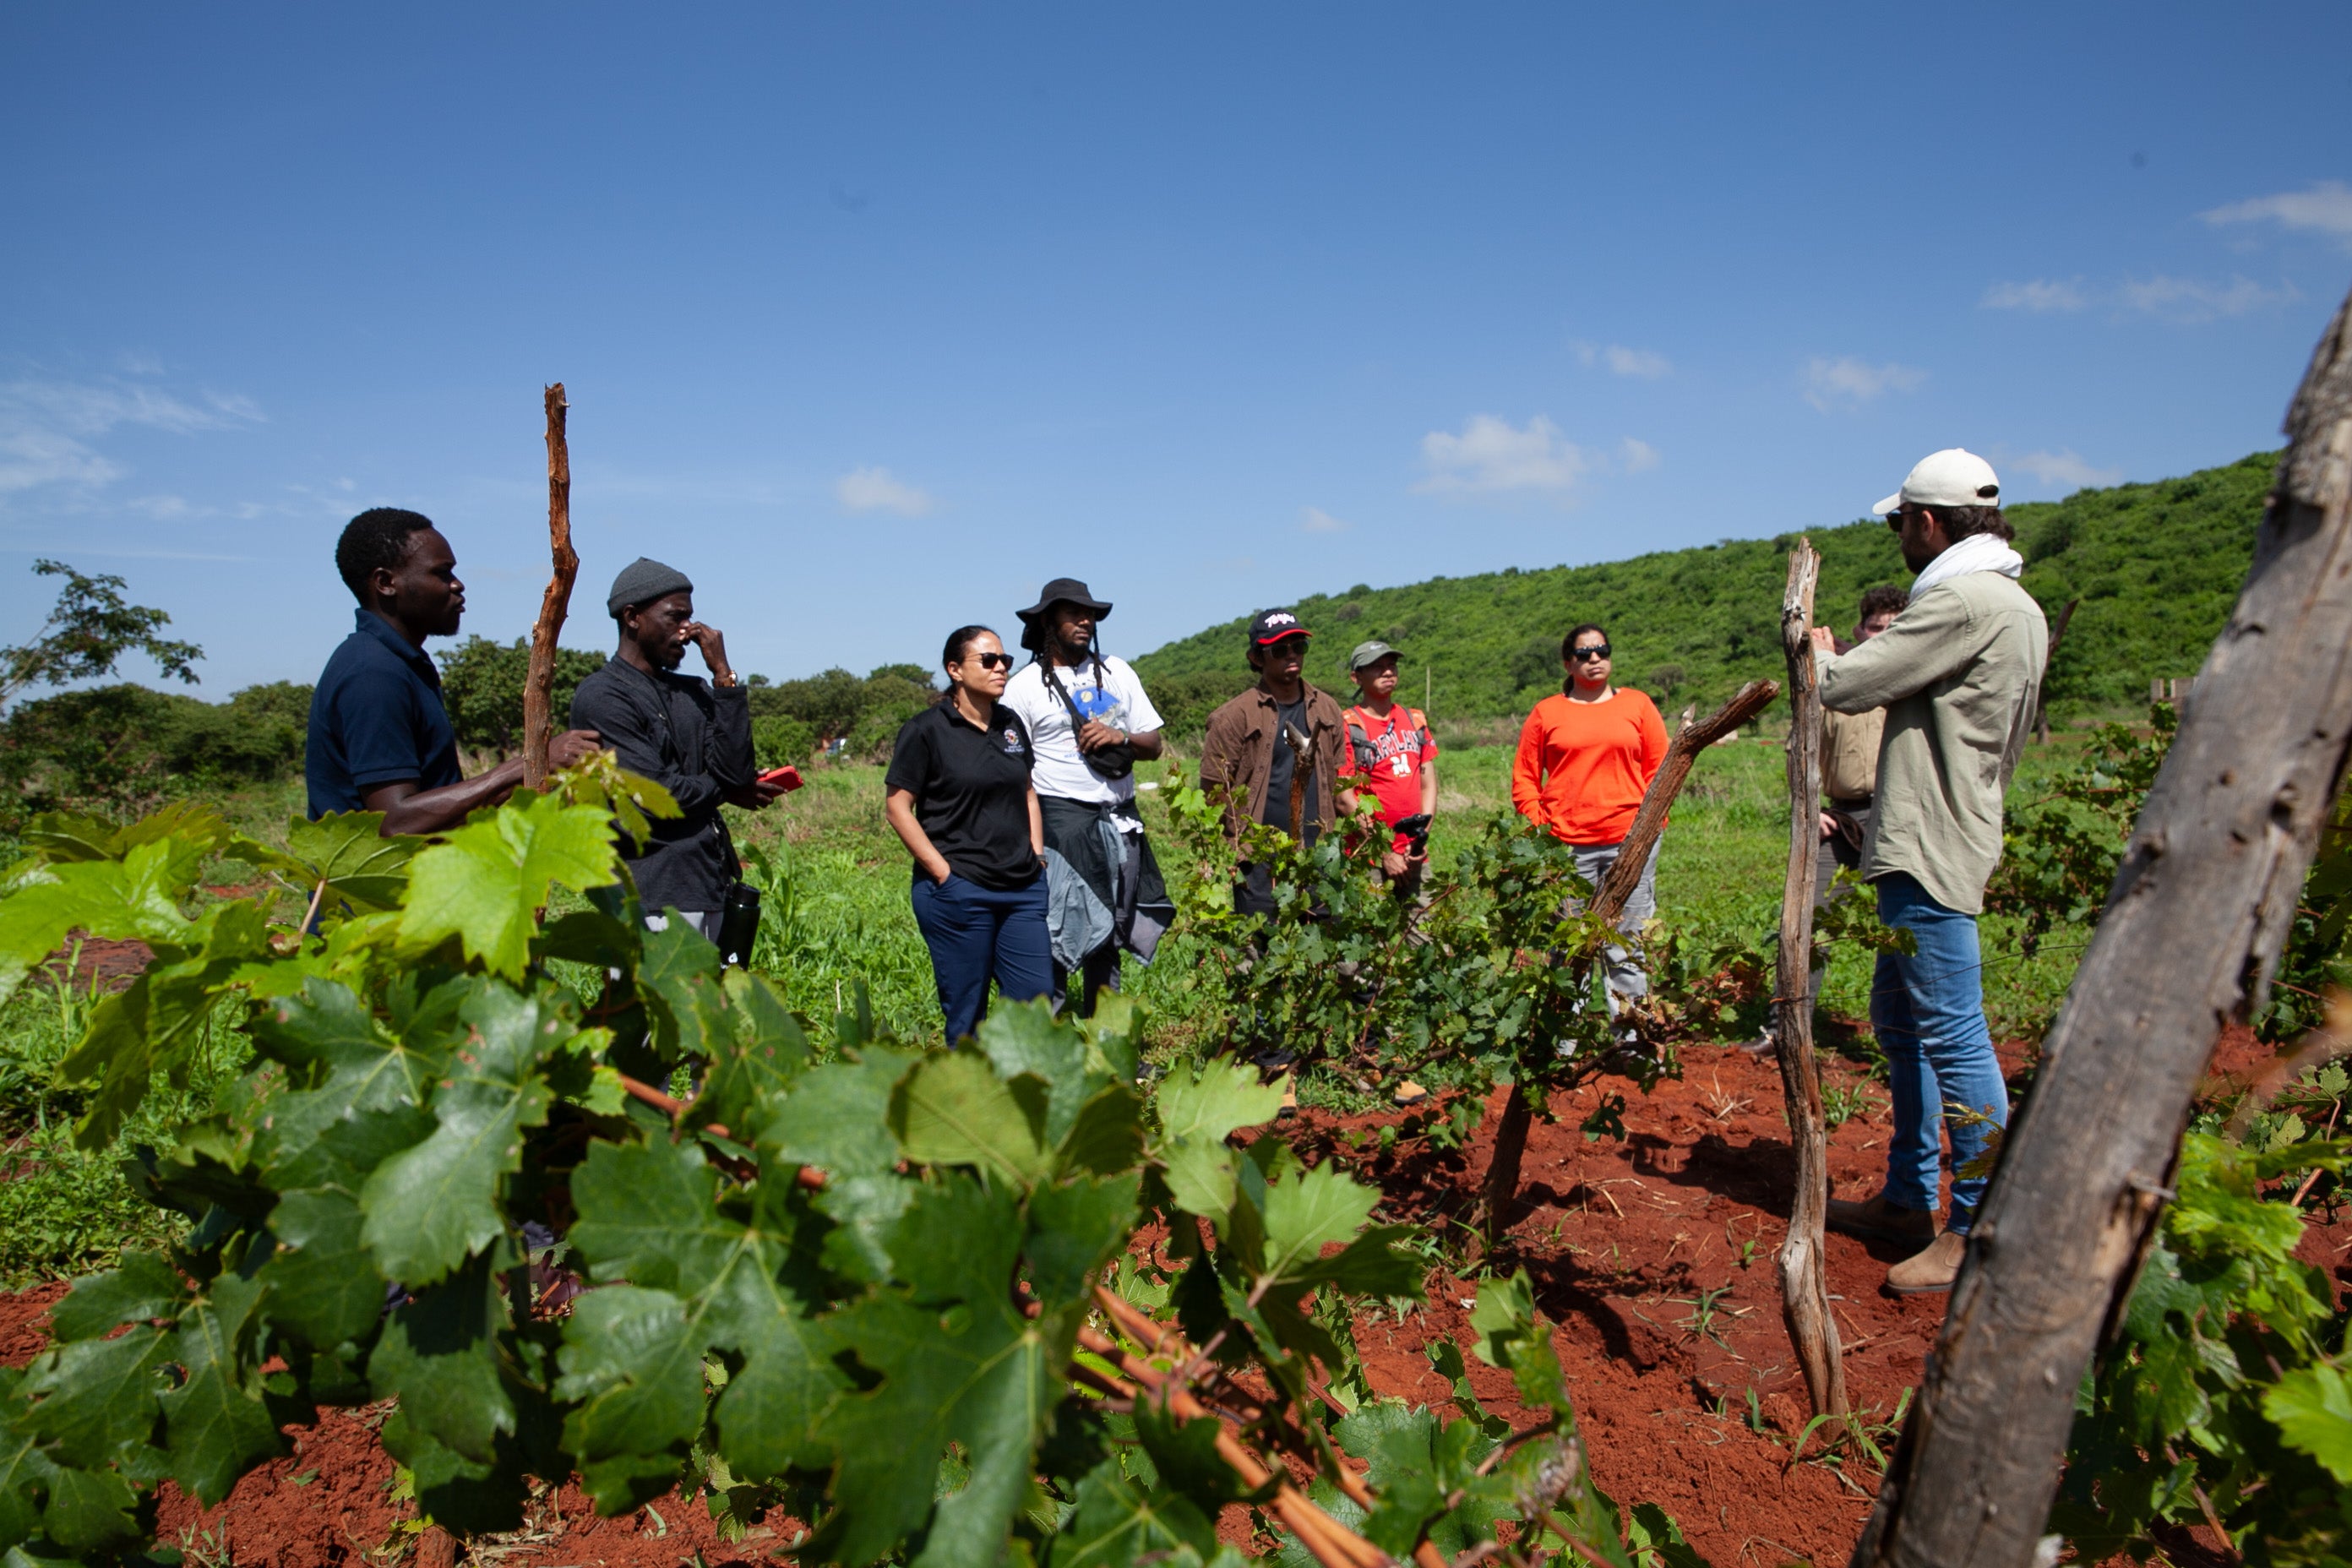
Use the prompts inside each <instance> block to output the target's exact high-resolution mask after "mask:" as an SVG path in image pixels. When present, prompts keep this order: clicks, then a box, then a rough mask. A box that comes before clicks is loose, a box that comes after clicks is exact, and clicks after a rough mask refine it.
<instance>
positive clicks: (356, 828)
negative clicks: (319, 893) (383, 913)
mask: <svg viewBox="0 0 2352 1568" xmlns="http://www.w3.org/2000/svg"><path fill="white" fill-rule="evenodd" d="M423 847H425V840H424V839H422V838H412V837H407V836H405V835H397V834H396V835H394V836H393V837H389V838H387V837H384V836H383V813H382V812H380V811H333V812H329V813H328V814H327V815H326V816H322V817H320V818H319V820H318V821H316V822H312V821H311V820H310V819H309V818H308V817H302V816H298V817H295V818H293V819H292V820H291V821H290V822H289V823H288V824H287V825H286V847H285V848H284V849H273V848H271V847H269V846H268V845H267V844H263V843H259V842H257V840H254V839H251V838H247V837H243V836H242V835H240V836H239V837H236V838H234V839H232V840H231V841H230V843H229V846H228V849H229V853H230V854H232V855H235V856H236V858H238V859H240V860H246V861H250V862H251V863H252V864H254V865H256V866H259V867H261V868H264V869H266V870H271V871H277V872H278V873H280V874H281V875H283V876H284V877H285V878H286V879H287V880H288V881H289V882H292V883H294V884H295V885H296V886H297V887H299V888H300V889H303V890H304V892H305V893H308V892H309V891H310V889H314V888H316V887H317V886H318V885H319V883H320V881H322V880H323V881H324V882H325V883H326V884H327V892H326V896H325V898H324V899H322V900H321V901H320V907H321V908H324V909H331V908H333V907H334V905H335V904H336V903H337V902H341V903H343V904H346V905H349V906H350V907H351V908H352V909H353V910H358V911H360V912H362V913H374V912H376V911H379V910H390V909H396V908H398V907H399V904H400V895H401V894H402V893H403V892H404V891H405V890H406V889H407V887H408V862H409V860H410V858H412V857H414V856H415V853H416V852H417V850H419V849H421V848H423Z"/></svg>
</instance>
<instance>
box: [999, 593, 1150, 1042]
mask: <svg viewBox="0 0 2352 1568" xmlns="http://www.w3.org/2000/svg"><path fill="white" fill-rule="evenodd" d="M1014 613H1015V614H1016V615H1018V616H1020V617H1021V626H1022V633H1021V646H1022V647H1024V648H1026V649H1028V650H1029V651H1030V652H1031V653H1033V654H1034V655H1035V656H1036V658H1035V659H1034V661H1033V662H1032V663H1030V664H1029V665H1027V666H1026V667H1024V668H1023V669H1022V670H1021V672H1020V673H1019V674H1017V675H1015V676H1014V677H1013V679H1012V681H1011V683H1010V684H1008V685H1007V686H1006V687H1005V689H1004V695H1003V698H1002V699H1000V700H1002V701H1003V703H1004V705H1005V706H1006V707H1008V708H1011V709H1012V710H1013V711H1014V712H1015V713H1018V714H1019V715H1020V716H1021V721H1022V722H1023V723H1024V724H1025V725H1026V726H1027V727H1028V730H1029V745H1030V751H1031V756H1032V759H1033V763H1032V768H1031V773H1030V776H1031V778H1032V780H1033V781H1034V784H1036V788H1037V805H1038V807H1039V810H1040V811H1041V813H1042V814H1043V816H1044V817H1045V849H1046V871H1047V875H1048V878H1049V884H1048V889H1047V893H1046V900H1047V910H1048V920H1049V922H1050V924H1051V927H1052V931H1053V939H1054V980H1055V994H1057V995H1065V994H1067V989H1068V984H1069V977H1070V975H1071V973H1074V972H1075V973H1077V974H1079V975H1080V977H1081V980H1082V989H1081V991H1080V993H1079V1004H1078V1014H1079V1016H1081V1017H1092V1016H1094V1010H1095V997H1096V994H1097V993H1098V992H1100V991H1101V990H1102V988H1103V987H1104V986H1106V985H1108V986H1109V987H1110V988H1111V989H1112V990H1114V991H1116V990H1118V955H1119V950H1120V949H1122V948H1124V949H1126V950H1127V951H1128V952H1132V953H1134V954H1135V955H1136V957H1138V958H1139V959H1141V960H1142V961H1143V962H1144V963H1150V962H1151V953H1152V950H1153V949H1154V948H1156V947H1158V946H1159V944H1160V934H1161V933H1162V932H1163V931H1166V930H1167V929H1168V923H1169V921H1171V920H1173V919H1174V918H1175V916H1176V906H1175V905H1174V903H1172V902H1171V900H1170V899H1169V897H1168V889H1167V887H1166V885H1165V884H1164V883H1163V882H1162V881H1161V880H1160V867H1159V863H1158V862H1157V861H1155V860H1154V859H1153V858H1152V855H1151V843H1150V839H1149V838H1147V837H1145V836H1144V832H1143V818H1142V817H1141V816H1139V815H1138V814H1137V812H1136V809H1135V777H1134V773H1135V763H1136V762H1137V760H1138V759H1141V760H1144V761H1147V762H1148V761H1150V759H1152V758H1154V757H1157V756H1158V755H1160V715H1159V713H1158V712H1157V711H1155V710H1153V708H1152V706H1151V699H1150V697H1148V696H1146V695H1145V694H1144V690H1143V682H1142V681H1140V680H1139V679H1136V674H1135V671H1134V670H1133V669H1131V668H1129V667H1128V664H1127V661H1126V660H1124V659H1118V658H1107V657H1105V656H1104V654H1103V653H1102V652H1101V651H1100V650H1099V649H1098V648H1097V647H1096V646H1095V626H1096V625H1097V623H1098V622H1100V621H1102V620H1103V619H1105V618H1106V617H1108V616H1109V615H1110V605H1108V604H1105V603H1104V602H1103V601H1102V600H1100V599H1097V598H1096V597H1095V596H1094V595H1093V594H1092V593H1090V592H1088V591H1087V585H1086V584H1084V583H1081V582H1079V581H1078V580H1077V579H1076V578H1074V577H1056V578H1055V579H1054V580H1053V581H1052V582H1050V583H1048V584H1045V588H1044V589H1043V590H1042V591H1041V592H1040V593H1039V594H1038V595H1037V602H1036V603H1035V604H1034V605H1030V606H1029V607H1028V608H1027V609H1025V610H1019V611H1016V612H1014Z"/></svg>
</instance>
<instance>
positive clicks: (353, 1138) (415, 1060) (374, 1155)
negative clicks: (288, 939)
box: [252, 976, 447, 1191]
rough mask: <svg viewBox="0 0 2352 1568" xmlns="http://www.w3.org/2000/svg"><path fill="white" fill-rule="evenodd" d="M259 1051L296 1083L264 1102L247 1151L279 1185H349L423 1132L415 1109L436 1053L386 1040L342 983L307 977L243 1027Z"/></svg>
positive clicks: (424, 1121) (422, 1113) (425, 1126)
mask: <svg viewBox="0 0 2352 1568" xmlns="http://www.w3.org/2000/svg"><path fill="white" fill-rule="evenodd" d="M252 1032H253V1039H254V1044H255V1045H256V1047H258V1048H259V1050H260V1051H261V1053H262V1054H263V1055H264V1056H267V1057H269V1058H273V1059H275V1060H277V1061H279V1062H283V1063H285V1064H286V1065H287V1066H288V1067H289V1068H291V1069H293V1070H292V1071H291V1072H290V1073H289V1079H291V1081H292V1082H293V1083H295V1084H296V1085H298V1086H300V1087H297V1088H294V1089H289V1090H287V1091H283V1092H281V1093H279V1094H278V1096H277V1097H276V1098H275V1099H274V1100H273V1101H272V1102H271V1106H270V1115H269V1120H268V1125H267V1126H265V1127H264V1128H263V1130H262V1131H261V1134H260V1137H259V1138H258V1140H257V1143H256V1148H255V1157H256V1159H257V1160H258V1161H259V1163H261V1165H262V1167H263V1169H264V1170H266V1171H267V1172H268V1174H269V1178H270V1180H271V1182H272V1183H273V1184H276V1185H277V1186H278V1188H279V1189H280V1190H299V1189H301V1188H306V1187H320V1186H341V1187H346V1188H349V1189H351V1190H353V1191H356V1190H358V1188H359V1186H360V1184H362V1182H363V1181H364V1180H365V1179H366V1177H367V1175H368V1173H370V1172H371V1171H373V1170H374V1169H375V1168H376V1167H377V1166H378V1165H379V1164H381V1163H383V1161H384V1160H385V1159H386V1158H387V1157H389V1156H391V1155H393V1154H394V1153H397V1152H400V1151H401V1150H403V1149H406V1148H409V1147H411V1146H413V1145H415V1144H416V1143H418V1142H422V1141H423V1140H424V1139H425V1136H426V1135H427V1134H429V1133H430V1132H431V1131H433V1118H432V1116H431V1115H430V1113H428V1112H427V1111H426V1110H425V1101H426V1100H428V1099H429V1098H430V1097H431V1095H432V1085H433V1081H434V1079H435V1078H436V1076H437V1075H438V1074H439V1072H440V1071H441V1069H442V1068H443V1067H444V1066H446V1061H447V1057H446V1052H444V1051H442V1050H439V1049H436V1048H418V1047H417V1046H415V1045H412V1044H410V1043H409V1042H407V1041H395V1040H393V1039H391V1038H389V1037H386V1035H385V1034H384V1032H383V1030H382V1029H380V1028H378V1027H377V1026H376V1023H375V1019H374V1017H373V1015H372V1014H371V1013H369V1011H368V1010H367V1009H366V1008H365V1007H364V1006H363V1005H362V1004H361V1002H360V999H359V998H358V997H357V996H355V995H353V994H352V992H351V990H350V989H349V988H348V987H347V986H344V985H342V984H340V983H338V982H335V981H331V980H322V979H320V978H317V977H315V976H313V977H312V978H310V980H308V981H306V982H305V983H304V984H303V988H302V992H301V994H299V995H296V996H281V997H279V998H278V1000H277V1001H275V1002H274V1003H272V1004H270V1005H268V1007H266V1008H264V1009H263V1010H262V1011H261V1012H260V1013H259V1014H258V1015H257V1016H256V1018H255V1020H254V1022H253V1025H252Z"/></svg>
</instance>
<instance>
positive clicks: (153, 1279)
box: [49, 1252, 188, 1342]
mask: <svg viewBox="0 0 2352 1568" xmlns="http://www.w3.org/2000/svg"><path fill="white" fill-rule="evenodd" d="M187 1300H188V1287H187V1285H186V1283H185V1281H184V1280H183V1279H181V1278H180V1274H179V1271H178V1270H177V1269H175V1268H173V1267H172V1265H171V1262H170V1260H169V1259H167V1258H164V1257H163V1254H162V1253H159V1252H126V1253H124V1254H123V1255H122V1260H121V1263H119V1264H118V1265H117V1266H116V1267H114V1268H110V1269H109V1270H107V1271H106V1272H105V1273H103V1274H92V1275H89V1276H88V1277H87V1278H84V1279H77V1280H75V1281H74V1286H73V1289H72V1290H70V1291H68V1293H67V1295H66V1299H65V1300H62V1301H60V1302H58V1304H57V1306H56V1308H55V1309H53V1310H51V1312H50V1314H49V1332H50V1335H51V1336H52V1337H53V1338H55V1339H57V1340H58V1341H60V1342H70V1341H74V1340H94V1339H97V1338H99V1337H100V1335H102V1334H104V1333H106V1332H107V1331H109V1330H110V1329H113V1328H116V1327H118V1326H120V1325H121V1324H123V1323H143V1322H145V1321H148V1320H149V1319H151V1318H176V1317H178V1316H179V1315H180V1309H181V1308H182V1307H183V1306H184V1305H185V1304H186V1303H187Z"/></svg>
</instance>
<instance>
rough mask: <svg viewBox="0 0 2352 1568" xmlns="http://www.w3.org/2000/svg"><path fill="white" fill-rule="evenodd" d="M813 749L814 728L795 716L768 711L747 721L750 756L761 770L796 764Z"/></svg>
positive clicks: (814, 747)
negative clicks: (789, 716)
mask: <svg viewBox="0 0 2352 1568" xmlns="http://www.w3.org/2000/svg"><path fill="white" fill-rule="evenodd" d="M815 752H816V731H814V730H812V729H810V728H809V727H808V726H807V725H805V724H803V723H802V722H801V721H799V720H797V719H793V718H788V717H787V716H785V715H784V714H782V713H771V714H768V715H767V716H766V717H764V718H760V719H754V720H752V721H751V757H752V760H753V762H755V763H757V764H758V765H759V767H760V769H761V771H762V772H765V771H766V770H767V769H769V768H781V767H782V766H784V765H785V764H787V763H790V764H791V765H792V766H793V767H799V766H800V765H801V764H802V763H805V762H807V761H808V760H809V758H810V757H811V756H813V755H814V754H815Z"/></svg>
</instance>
